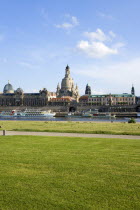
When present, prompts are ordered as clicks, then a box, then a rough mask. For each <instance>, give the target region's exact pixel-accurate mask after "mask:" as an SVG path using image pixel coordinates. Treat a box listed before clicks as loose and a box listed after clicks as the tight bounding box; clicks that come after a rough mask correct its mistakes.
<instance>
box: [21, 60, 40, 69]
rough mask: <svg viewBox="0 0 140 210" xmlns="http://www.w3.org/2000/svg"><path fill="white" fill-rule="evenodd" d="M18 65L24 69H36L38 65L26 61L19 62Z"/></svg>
mask: <svg viewBox="0 0 140 210" xmlns="http://www.w3.org/2000/svg"><path fill="white" fill-rule="evenodd" d="M18 64H19V65H21V66H23V67H26V68H28V69H36V68H37V66H36V65H33V64H31V63H29V62H25V61H20V62H18Z"/></svg>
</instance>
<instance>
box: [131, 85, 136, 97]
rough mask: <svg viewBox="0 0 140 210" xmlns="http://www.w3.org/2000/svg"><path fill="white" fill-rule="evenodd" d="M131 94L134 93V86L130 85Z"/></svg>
mask: <svg viewBox="0 0 140 210" xmlns="http://www.w3.org/2000/svg"><path fill="white" fill-rule="evenodd" d="M131 94H132V95H135V88H134V86H133V85H132V88H131Z"/></svg>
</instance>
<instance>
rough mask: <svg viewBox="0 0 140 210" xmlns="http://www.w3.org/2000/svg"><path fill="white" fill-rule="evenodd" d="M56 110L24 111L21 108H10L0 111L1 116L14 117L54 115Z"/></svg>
mask: <svg viewBox="0 0 140 210" xmlns="http://www.w3.org/2000/svg"><path fill="white" fill-rule="evenodd" d="M55 114H56V113H55V112H52V111H51V110H47V111H42V110H38V109H25V110H24V111H21V110H8V111H2V112H0V117H1V118H12V117H34V118H36V117H54V116H55Z"/></svg>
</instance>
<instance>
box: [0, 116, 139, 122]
mask: <svg viewBox="0 0 140 210" xmlns="http://www.w3.org/2000/svg"><path fill="white" fill-rule="evenodd" d="M129 119H130V118H127V117H122V118H109V117H108V118H107V117H104V118H101V117H100V118H99V117H98V118H96V117H94V118H90V117H51V118H48V117H11V118H9V117H8V118H3V117H2V118H0V120H5V121H6V120H10V121H85V122H128V120H129ZM135 120H136V122H140V117H139V118H135Z"/></svg>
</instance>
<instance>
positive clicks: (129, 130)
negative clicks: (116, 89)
mask: <svg viewBox="0 0 140 210" xmlns="http://www.w3.org/2000/svg"><path fill="white" fill-rule="evenodd" d="M0 126H1V128H0V129H1V130H14V131H46V132H68V133H98V134H125V135H130V134H132V135H140V123H136V124H132V123H131V124H129V123H122V122H117V123H116V122H113V123H111V122H107V123H106V122H100V123H97V122H70V121H68V122H58V121H56V122H52V121H0Z"/></svg>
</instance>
